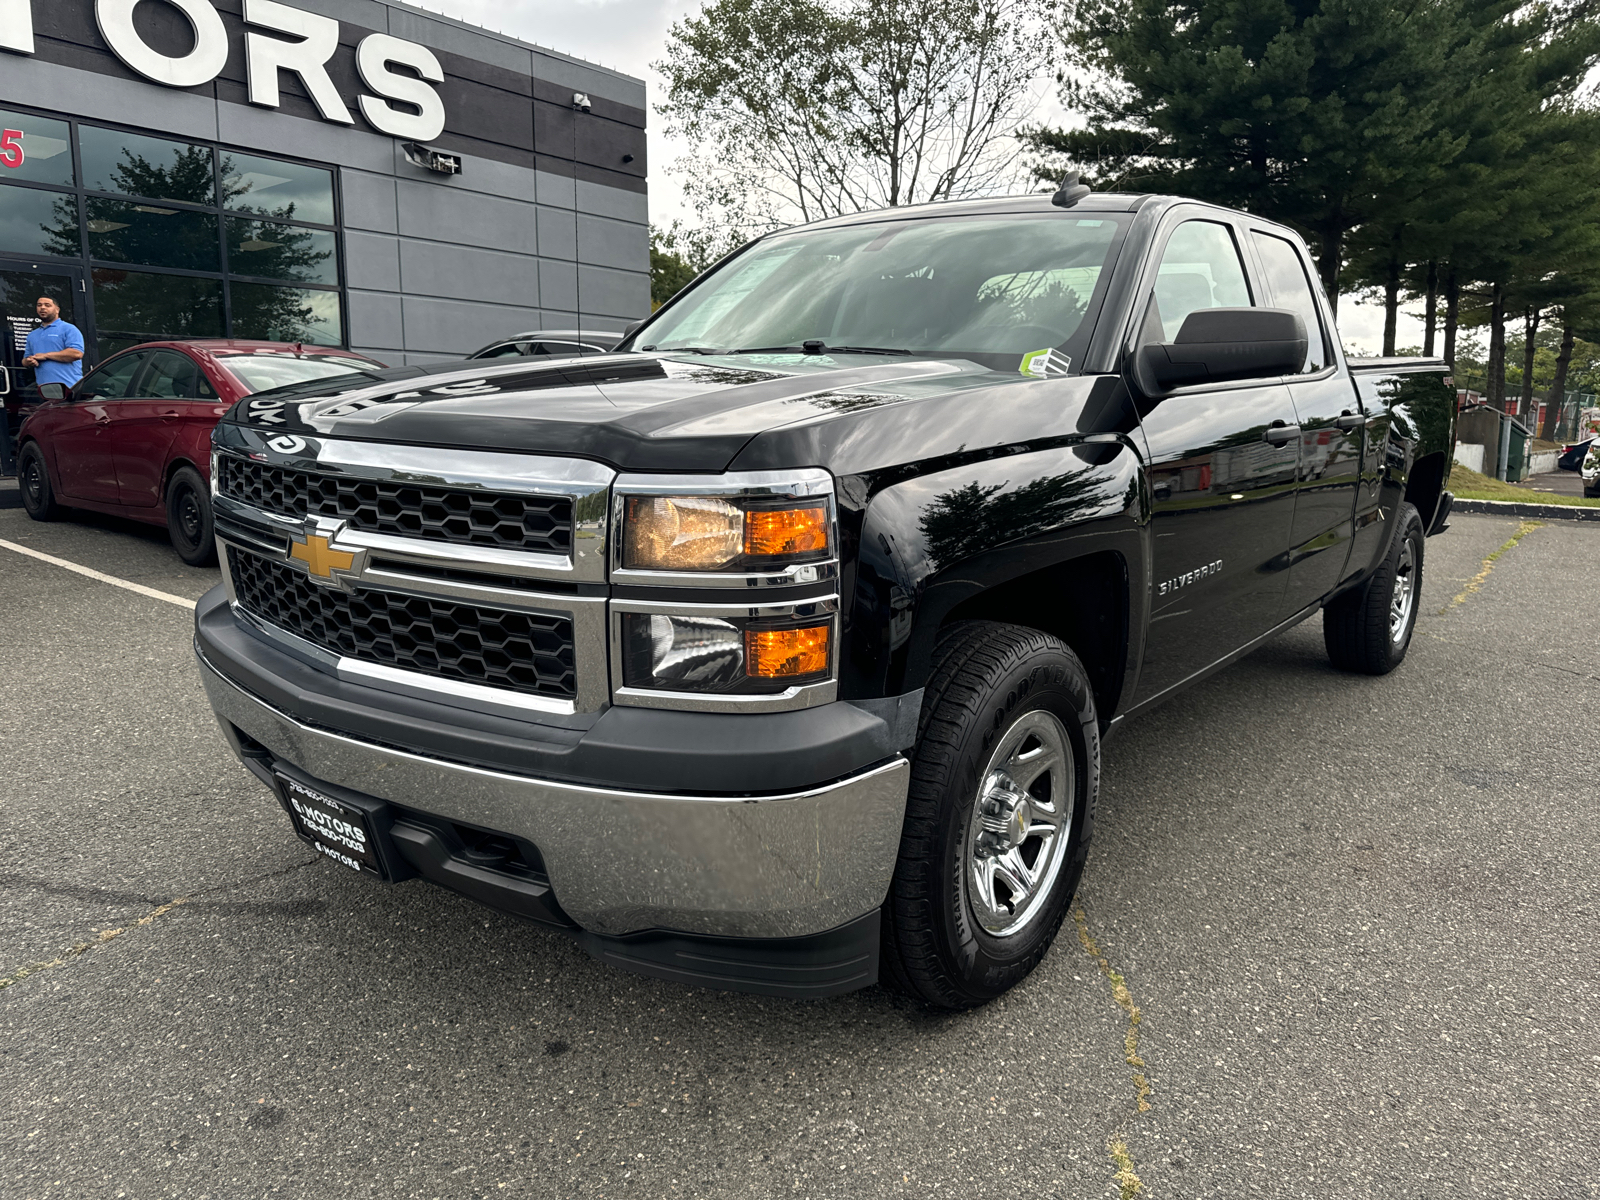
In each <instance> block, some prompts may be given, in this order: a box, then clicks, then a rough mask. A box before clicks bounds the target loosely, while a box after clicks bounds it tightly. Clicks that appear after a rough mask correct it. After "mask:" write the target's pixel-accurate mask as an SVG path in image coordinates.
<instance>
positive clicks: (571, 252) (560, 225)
mask: <svg viewBox="0 0 1600 1200" xmlns="http://www.w3.org/2000/svg"><path fill="white" fill-rule="evenodd" d="M539 245H540V246H542V247H544V250H543V256H544V257H545V258H563V259H566V260H567V261H568V262H572V261H574V260H575V259H576V258H577V257H578V231H577V225H576V223H575V222H574V220H573V214H572V210H571V209H561V208H546V207H545V206H544V205H542V204H541V205H540V206H539Z"/></svg>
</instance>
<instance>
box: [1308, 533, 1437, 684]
mask: <svg viewBox="0 0 1600 1200" xmlns="http://www.w3.org/2000/svg"><path fill="white" fill-rule="evenodd" d="M1395 522H1396V525H1397V528H1396V529H1395V531H1394V541H1393V542H1391V543H1390V545H1389V553H1388V556H1387V557H1385V558H1384V560H1383V563H1382V565H1380V566H1379V567H1378V569H1377V570H1376V571H1374V572H1373V573H1372V575H1371V577H1370V578H1368V580H1367V582H1366V583H1365V584H1364V585H1362V586H1361V587H1359V588H1356V589H1355V590H1354V591H1350V592H1346V593H1345V594H1344V595H1342V596H1340V597H1339V598H1338V599H1336V600H1334V601H1333V602H1332V603H1331V604H1329V605H1328V607H1327V608H1325V609H1323V610H1322V641H1323V644H1324V645H1325V646H1326V647H1327V648H1328V658H1329V659H1330V660H1331V661H1332V663H1333V665H1334V666H1336V667H1338V668H1339V669H1340V670H1341V671H1359V672H1361V673H1362V674H1364V675H1387V674H1388V673H1389V672H1390V671H1392V670H1394V669H1395V668H1396V667H1398V666H1399V665H1400V664H1401V663H1402V662H1404V661H1405V657H1406V651H1407V650H1408V649H1409V648H1410V646H1411V634H1412V632H1413V631H1414V630H1415V629H1416V627H1417V605H1418V603H1419V602H1420V601H1421V599H1422V547H1423V536H1422V518H1421V516H1419V515H1418V513H1417V510H1416V509H1415V508H1413V507H1412V506H1411V505H1409V504H1406V503H1404V502H1402V503H1401V505H1400V508H1399V511H1397V512H1396V513H1395Z"/></svg>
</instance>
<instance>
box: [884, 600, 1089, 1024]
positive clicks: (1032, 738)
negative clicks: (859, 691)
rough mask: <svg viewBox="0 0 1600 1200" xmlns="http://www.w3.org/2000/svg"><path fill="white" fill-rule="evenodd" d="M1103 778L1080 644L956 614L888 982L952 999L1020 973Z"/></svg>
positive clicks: (917, 777) (929, 732)
mask: <svg viewBox="0 0 1600 1200" xmlns="http://www.w3.org/2000/svg"><path fill="white" fill-rule="evenodd" d="M1099 780H1100V734H1099V725H1098V722H1097V717H1096V712H1095V705H1094V693H1093V691H1092V690H1091V689H1090V686H1089V678H1088V674H1087V673H1086V672H1085V671H1084V669H1083V664H1082V663H1081V662H1079V661H1078V657H1077V655H1075V654H1074V653H1073V652H1072V651H1071V650H1070V649H1069V648H1068V647H1067V646H1066V645H1064V644H1063V643H1062V642H1061V641H1059V640H1058V639H1056V638H1053V637H1050V636H1048V635H1046V634H1043V633H1040V632H1038V631H1037V630H1033V629H1026V628H1023V627H1021V626H1016V625H1001V624H996V623H992V622H987V621H964V622H960V623H958V624H956V625H953V626H952V627H951V628H950V630H949V631H948V632H947V633H946V634H945V635H944V636H943V637H942V639H941V641H940V644H939V648H938V651H937V659H936V661H935V665H934V671H933V676H932V678H931V679H930V680H929V683H928V687H927V691H926V692H925V694H924V698H923V704H922V718H921V728H920V730H919V736H918V740H917V749H916V753H915V756H914V759H913V763H912V771H911V787H910V794H909V795H908V797H907V801H906V820H905V828H904V831H903V833H902V835H901V842H900V856H899V860H898V862H897V863H896V867H895V873H894V881H893V883H892V884H891V885H890V888H889V896H888V899H887V900H886V901H885V903H884V911H883V935H884V936H883V946H884V949H883V957H884V968H885V970H884V975H885V978H886V982H888V983H889V984H890V985H891V986H893V987H896V988H898V989H899V990H901V991H903V992H906V993H908V994H909V995H911V996H914V997H916V998H917V999H919V1000H922V1001H923V1002H925V1003H927V1004H930V1005H933V1006H935V1007H938V1008H948V1009H963V1008H972V1007H974V1006H976V1005H979V1004H983V1003H985V1002H986V1001H989V1000H992V999H994V998H995V997H996V996H999V995H1000V994H1001V993H1003V992H1005V991H1006V990H1007V989H1008V988H1011V987H1013V986H1015V985H1016V984H1017V983H1019V982H1021V981H1022V979H1024V978H1025V977H1026V976H1027V975H1028V973H1029V972H1031V971H1032V970H1033V969H1034V967H1036V966H1037V965H1038V964H1039V962H1040V960H1041V959H1042V958H1043V957H1044V954H1045V951H1046V950H1048V949H1049V948H1050V943H1051V942H1052V941H1053V940H1054V939H1055V936H1056V931H1057V930H1058V929H1059V928H1060V925H1061V921H1062V918H1063V917H1064V916H1065V915H1066V911H1067V906H1068V904H1070V903H1071V900H1072V895H1073V893H1074V892H1075V891H1076V890H1077V886H1078V880H1079V878H1080V877H1081V876H1082V874H1083V865H1084V859H1085V857H1086V856H1087V854H1088V846H1089V832H1090V821H1091V819H1092V816H1093V812H1094V801H1095V795H1096V792H1097V790H1098V788H1099Z"/></svg>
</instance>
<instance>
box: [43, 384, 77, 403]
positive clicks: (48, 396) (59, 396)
mask: <svg viewBox="0 0 1600 1200" xmlns="http://www.w3.org/2000/svg"><path fill="white" fill-rule="evenodd" d="M39 395H40V397H41V398H42V399H45V400H65V399H66V398H67V397H68V396H70V395H72V389H71V388H69V387H68V386H67V385H66V384H64V383H41V384H40V385H39Z"/></svg>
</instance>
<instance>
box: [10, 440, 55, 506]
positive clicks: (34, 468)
mask: <svg viewBox="0 0 1600 1200" xmlns="http://www.w3.org/2000/svg"><path fill="white" fill-rule="evenodd" d="M17 486H18V487H19V489H20V490H21V492H22V507H23V510H24V511H25V512H26V513H27V514H28V515H29V516H30V517H32V518H33V519H34V520H35V521H54V520H55V519H56V518H57V517H59V516H60V515H61V506H60V505H59V504H57V503H56V493H55V489H54V488H52V487H51V486H50V471H49V468H47V467H46V466H45V462H44V451H43V450H41V449H39V443H38V442H27V443H26V444H24V445H23V447H22V450H21V452H20V453H19V454H18V455H17Z"/></svg>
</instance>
